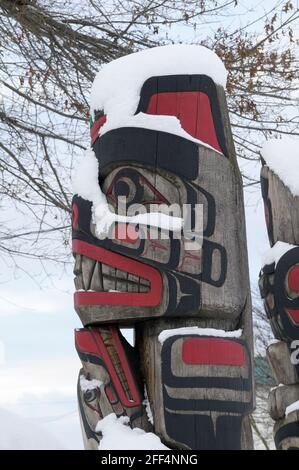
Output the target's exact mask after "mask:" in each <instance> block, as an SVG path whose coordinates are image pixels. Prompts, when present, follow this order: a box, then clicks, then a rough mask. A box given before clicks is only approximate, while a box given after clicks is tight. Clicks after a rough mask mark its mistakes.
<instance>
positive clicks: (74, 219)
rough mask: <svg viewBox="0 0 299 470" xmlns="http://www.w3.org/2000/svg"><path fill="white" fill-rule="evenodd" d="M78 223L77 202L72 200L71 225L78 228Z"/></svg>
mask: <svg viewBox="0 0 299 470" xmlns="http://www.w3.org/2000/svg"><path fill="white" fill-rule="evenodd" d="M78 223H79V209H78V206H77V204H76V203H75V202H74V203H73V205H72V227H73V229H74V230H77V229H78Z"/></svg>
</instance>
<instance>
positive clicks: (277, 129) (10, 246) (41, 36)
mask: <svg viewBox="0 0 299 470" xmlns="http://www.w3.org/2000/svg"><path fill="white" fill-rule="evenodd" d="M0 7H1V16H0V33H1V55H0V70H1V72H0V80H1V85H0V86H1V88H0V90H1V95H2V101H1V103H0V118H1V120H0V122H1V142H0V149H1V150H0V170H1V180H0V192H1V196H2V197H1V206H2V213H3V217H2V222H1V225H0V249H1V250H2V252H4V253H6V254H8V255H9V256H11V257H12V259H14V260H15V259H16V256H17V255H22V256H27V257H28V256H29V257H33V258H38V259H41V260H43V259H48V260H53V261H59V262H64V263H65V262H67V257H68V253H69V251H70V250H69V248H68V246H67V245H68V243H69V228H70V203H71V188H70V175H71V171H72V168H73V165H74V160H75V159H76V158H77V157H78V156H79V155H80V154H81V153H82V151H83V150H84V148H85V147H87V146H88V145H89V143H88V140H89V139H88V125H87V122H88V118H89V106H88V101H89V99H88V95H89V90H90V86H91V82H92V80H93V78H94V76H95V73H96V71H97V70H98V69H99V67H100V65H101V64H104V63H106V62H109V61H110V60H112V59H115V58H117V57H120V56H122V55H124V54H128V53H130V52H133V51H136V50H140V49H143V48H147V47H152V46H155V45H159V44H165V43H171V42H173V41H174V40H175V39H176V36H177V31H178V28H184V36H185V37H186V38H188V37H190V40H191V39H192V41H193V42H194V37H196V41H195V42H197V43H199V44H205V45H207V46H208V47H210V48H212V49H214V50H215V51H216V53H217V54H218V55H219V56H220V57H221V58H222V59H223V61H224V63H225V65H226V67H227V69H228V71H229V79H228V100H229V110H230V116H231V120H232V125H233V131H234V137H235V142H236V144H237V153H238V155H239V157H241V158H243V159H246V160H254V161H255V160H257V159H258V158H259V146H260V136H263V137H268V136H270V135H271V136H279V135H281V134H288V133H293V134H296V135H298V113H297V110H296V93H297V91H298V80H297V81H296V74H297V76H298V60H297V58H296V56H295V46H296V45H298V41H297V42H296V39H295V36H294V32H293V28H294V25H295V24H296V21H297V20H298V16H299V15H298V9H296V8H295V5H294V4H293V2H292V1H287V0H279V1H276V2H274V3H273V4H271V7H269V10H268V11H265V12H263V14H262V15H257V17H255V18H254V19H253V20H252V21H251V22H249V23H248V24H246V25H245V26H241V27H238V28H235V27H234V26H231V27H230V26H229V24H228V21H227V18H229V17H230V16H233V15H234V14H237V13H238V8H239V5H238V1H237V0H226V1H221V2H220V1H218V0H201V1H195V0H179V1H176V2H173V1H170V0H160V1H159V0H142V1H141V0H140V1H135V0H133V1H132V0H131V1H129V0H125V1H120V0H111V1H110V2H105V1H102V0H81V1H80V2H77V1H76V0H73V1H70V0H43V1H41V0H0ZM207 24H208V25H210V33H209V35H208V37H206V36H207V35H206V31H207V27H206V25H207ZM215 25H217V27H216V31H214V32H213V30H214V28H215ZM221 25H225V26H221ZM202 30H203V31H204V33H202ZM194 31H195V33H194ZM244 177H245V179H244V182H245V184H247V185H248V184H249V185H253V184H257V181H256V180H255V179H254V178H252V176H251V175H250V174H247V173H244ZM12 211H13V212H12ZM16 213H17V214H19V215H18V221H15V220H13V217H12V214H13V215H15V214H16Z"/></svg>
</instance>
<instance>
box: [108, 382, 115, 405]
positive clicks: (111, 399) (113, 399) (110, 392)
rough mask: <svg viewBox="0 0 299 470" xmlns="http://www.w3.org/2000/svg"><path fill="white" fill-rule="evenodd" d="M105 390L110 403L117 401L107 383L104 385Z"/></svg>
mask: <svg viewBox="0 0 299 470" xmlns="http://www.w3.org/2000/svg"><path fill="white" fill-rule="evenodd" d="M105 392H106V395H107V397H108V400H109V401H110V403H115V402H117V398H116V396H115V395H114V393H113V390H112V388H111V387H109V385H107V387H105Z"/></svg>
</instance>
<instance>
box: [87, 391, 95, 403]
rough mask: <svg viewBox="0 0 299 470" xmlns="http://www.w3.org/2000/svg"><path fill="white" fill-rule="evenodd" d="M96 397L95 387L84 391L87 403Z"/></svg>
mask: <svg viewBox="0 0 299 470" xmlns="http://www.w3.org/2000/svg"><path fill="white" fill-rule="evenodd" d="M96 398H97V391H96V390H95V389H92V390H86V392H85V393H84V400H85V401H86V402H87V403H90V402H91V401H94V400H95V399H96Z"/></svg>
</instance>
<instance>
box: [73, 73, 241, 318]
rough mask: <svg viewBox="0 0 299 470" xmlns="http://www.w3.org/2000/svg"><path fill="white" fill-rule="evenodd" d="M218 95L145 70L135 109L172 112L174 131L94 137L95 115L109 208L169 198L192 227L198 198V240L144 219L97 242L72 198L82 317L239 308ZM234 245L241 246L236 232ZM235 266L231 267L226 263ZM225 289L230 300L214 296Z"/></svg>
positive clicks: (232, 203) (199, 80) (237, 229)
mask: <svg viewBox="0 0 299 470" xmlns="http://www.w3.org/2000/svg"><path fill="white" fill-rule="evenodd" d="M223 99H224V98H223V90H222V88H221V87H217V86H216V85H215V84H214V83H213V81H212V80H211V79H210V78H208V77H206V76H200V75H196V76H195V75H194V76H188V75H186V76H185V75H184V76H171V77H153V78H151V79H149V80H147V81H146V82H145V84H144V85H143V88H142V90H141V95H140V102H139V105H138V108H137V110H136V114H137V113H139V112H142V113H147V114H151V115H156V116H158V115H160V116H162V115H172V116H174V117H176V118H177V119H178V120H179V121H180V124H181V127H182V129H184V132H185V134H183V135H184V137H182V136H181V135H180V136H179V135H174V134H173V133H168V132H164V131H158V130H156V129H145V128H139V127H126V128H118V129H113V130H110V131H108V132H106V133H105V134H103V135H102V136H101V126H102V125H103V123H104V122H105V118H104V117H103V116H101V117H100V118H98V119H97V120H96V121H95V122H94V124H93V127H92V130H91V134H92V142H93V149H94V152H95V154H96V156H97V158H98V161H99V167H100V175H99V180H100V182H101V187H102V190H103V192H104V193H105V194H106V196H107V200H108V202H109V203H110V204H111V205H112V206H113V207H114V208H115V209H116V211H119V206H118V201H119V198H120V197H122V198H126V210H127V211H130V210H132V208H133V207H134V204H136V203H138V204H142V205H143V207H145V208H146V210H147V211H148V212H153V211H157V212H163V211H165V207H166V208H167V207H169V206H170V205H173V204H175V205H176V206H177V207H179V208H180V209H181V214H180V215H183V207H184V206H186V207H188V209H187V212H188V214H187V217H186V218H187V219H188V218H189V222H190V227H191V229H192V230H193V229H194V227H195V222H196V219H195V210H196V208H197V206H196V205H201V207H202V213H201V214H202V233H201V234H200V235H201V236H202V245H201V246H198V247H197V248H196V249H193V248H194V247H192V248H191V249H190V234H186V233H185V232H183V233H180V234H179V235H180V236H179V237H178V236H177V235H178V234H177V233H176V234H174V233H172V232H170V233H169V234H168V236H167V237H166V236H163V235H164V232H163V229H160V230H157V229H156V234H157V232H159V233H158V235H159V237H158V238H156V237H153V236H152V235H153V232H152V231H151V230H152V228H150V227H149V226H148V225H145V224H139V225H138V227H135V228H134V229H133V230H130V228H128V227H127V226H124V225H123V226H122V225H121V224H119V225H117V226H116V227H115V232H114V233H115V237H114V239H104V240H100V239H99V238H98V237H97V236H96V227H95V225H94V223H93V220H92V207H91V203H90V202H88V201H86V200H84V199H82V198H81V197H79V196H75V197H74V200H73V214H74V216H73V253H74V255H75V258H76V263H75V271H74V272H75V275H76V278H75V285H76V290H77V292H76V293H75V307H76V311H77V312H78V314H79V315H80V317H81V319H82V321H83V323H84V324H90V323H93V322H97V321H101V322H103V321H104V322H105V321H106V322H108V321H112V320H113V321H119V322H122V321H123V322H124V323H127V322H129V321H133V322H134V320H138V319H144V318H154V317H161V316H172V317H179V316H181V315H185V314H187V313H188V315H189V316H198V315H202V316H204V317H207V318H209V317H212V316H213V315H214V312H215V309H217V307H218V305H223V308H222V310H221V312H220V313H219V315H220V316H222V317H223V318H227V317H228V316H229V317H230V318H237V317H238V316H239V315H240V313H241V311H242V308H243V306H244V303H245V297H246V295H247V293H246V292H245V291H244V286H246V283H247V274H246V267H245V265H244V262H243V260H242V259H241V258H242V257H241V253H242V249H241V248H240V249H239V250H236V249H235V238H234V236H230V233H233V234H241V233H242V230H243V206H242V194H241V185H240V176H239V173H238V171H232V168H233V166H234V165H235V160H234V158H235V156H234V151H233V148H230V152H229V151H228V147H229V145H228V142H229V139H228V137H227V132H228V131H227V129H226V127H225V126H224V121H225V119H226V114H225V113H226V108H225V106H220V102H222V100H223ZM182 132H183V131H182ZM199 139H201V141H202V142H200V140H199ZM161 204H164V209H163V208H161ZM175 215H177V214H175ZM185 215H186V214H185ZM121 234H122V235H121ZM193 235H194V234H193ZM240 244H241V245H242V248H244V249H245V240H240ZM236 265H237V266H239V267H240V270H241V274H239V275H237V274H236V273H235V272H234V270H233V269H231V268H230V266H236ZM228 290H230V292H231V295H230V298H229V297H228V296H225V295H224V292H225V291H228ZM169 292H171V296H170V295H169ZM223 301H224V304H223Z"/></svg>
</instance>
